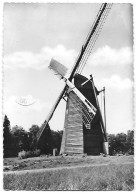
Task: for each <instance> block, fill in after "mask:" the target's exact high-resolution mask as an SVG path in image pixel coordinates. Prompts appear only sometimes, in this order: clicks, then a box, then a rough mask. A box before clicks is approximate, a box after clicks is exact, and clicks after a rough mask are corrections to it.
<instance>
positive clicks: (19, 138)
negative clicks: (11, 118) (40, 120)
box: [11, 125, 30, 156]
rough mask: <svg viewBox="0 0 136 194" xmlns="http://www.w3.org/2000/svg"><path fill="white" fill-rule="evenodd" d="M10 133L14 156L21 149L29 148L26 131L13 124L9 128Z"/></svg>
mask: <svg viewBox="0 0 136 194" xmlns="http://www.w3.org/2000/svg"><path fill="white" fill-rule="evenodd" d="M11 134H12V147H13V154H14V156H17V155H18V152H20V151H22V150H25V151H26V150H29V149H30V145H29V136H28V132H27V131H25V130H24V129H23V127H21V126H18V125H16V126H14V127H13V128H12V130H11Z"/></svg>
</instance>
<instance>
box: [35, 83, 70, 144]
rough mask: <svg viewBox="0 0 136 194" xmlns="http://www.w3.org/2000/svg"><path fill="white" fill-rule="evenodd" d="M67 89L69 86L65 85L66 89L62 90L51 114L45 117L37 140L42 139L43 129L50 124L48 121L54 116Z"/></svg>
mask: <svg viewBox="0 0 136 194" xmlns="http://www.w3.org/2000/svg"><path fill="white" fill-rule="evenodd" d="M66 89H67V86H65V87H64V89H63V90H62V92H61V93H60V95H59V96H58V98H57V100H56V102H55V103H54V105H53V107H52V109H51V111H50V112H49V114H48V115H47V117H46V119H45V121H44V125H43V126H42V128H41V129H40V130H39V131H38V133H37V136H36V137H37V138H36V139H37V142H38V141H39V139H40V137H41V135H42V133H43V131H44V130H45V129H46V126H47V125H48V122H49V121H50V119H51V118H52V116H53V113H54V111H55V110H56V108H57V106H58V104H59V102H60V100H61V99H62V97H63V95H64V93H65V91H66Z"/></svg>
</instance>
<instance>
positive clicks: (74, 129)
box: [37, 3, 112, 154]
mask: <svg viewBox="0 0 136 194" xmlns="http://www.w3.org/2000/svg"><path fill="white" fill-rule="evenodd" d="M111 6H112V4H110V3H103V4H102V5H101V7H100V10H99V12H98V14H97V16H96V19H95V21H94V23H93V25H92V27H91V29H90V32H89V34H88V36H87V38H86V41H85V44H84V45H83V46H82V49H81V52H80V53H79V55H78V57H77V60H76V62H75V64H74V66H73V69H72V71H71V73H70V76H69V77H68V76H67V68H66V67H65V66H64V65H62V64H61V63H59V62H58V61H56V60H54V59H52V60H51V62H50V65H49V68H50V69H52V70H53V71H55V73H57V75H59V76H60V78H61V79H62V80H63V81H64V82H65V83H66V85H65V87H64V89H63V90H62V92H61V93H60V95H59V97H58V99H57V100H56V102H55V104H54V106H53V107H52V109H51V111H50V112H49V114H48V116H47V118H46V120H45V122H44V124H43V125H42V128H41V129H40V130H39V132H38V133H37V145H38V143H39V142H40V139H41V138H42V134H43V133H45V131H46V127H47V128H48V126H49V125H48V123H49V121H50V119H51V118H52V116H53V113H54V112H55V110H56V108H57V106H58V104H59V102H60V100H61V99H64V100H65V101H66V112H65V121H64V130H63V137H62V143H61V150H60V154H83V153H87V154H100V153H105V154H108V141H107V134H106V128H105V125H104V122H103V118H102V114H101V110H100V107H99V102H98V98H97V95H98V94H99V93H100V91H98V90H97V88H96V87H95V85H94V81H93V76H92V75H90V79H87V78H86V77H85V76H83V75H81V72H82V70H83V68H84V66H85V64H86V62H87V59H88V57H89V55H90V53H91V51H92V49H93V46H94V44H95V42H96V40H97V38H98V36H99V34H100V32H101V29H102V27H103V25H104V23H105V20H106V18H107V16H108V13H109V11H110V9H111ZM102 91H103V90H102Z"/></svg>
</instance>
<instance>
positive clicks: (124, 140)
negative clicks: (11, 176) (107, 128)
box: [3, 115, 134, 158]
mask: <svg viewBox="0 0 136 194" xmlns="http://www.w3.org/2000/svg"><path fill="white" fill-rule="evenodd" d="M41 127H42V126H41ZM39 130H40V127H39V126H38V125H32V126H31V128H30V129H29V130H28V131H26V130H25V129H23V127H21V126H18V125H15V126H13V127H12V128H11V126H10V121H9V119H8V117H7V116H6V115H5V117H4V121H3V154H4V157H5V158H7V157H17V156H18V153H19V152H21V151H33V150H36V149H40V151H41V154H47V155H48V154H51V155H52V154H53V153H52V150H53V149H54V148H56V150H57V154H58V153H59V151H60V146H61V140H62V134H63V131H53V130H51V129H50V128H49V127H48V129H47V130H46V133H45V134H43V137H42V139H41V140H40V144H39V145H38V147H37V144H36V134H37V132H38V131H39ZM108 142H109V154H110V155H116V154H117V153H118V154H125V153H128V154H134V130H128V131H127V134H125V133H119V134H117V135H114V134H108Z"/></svg>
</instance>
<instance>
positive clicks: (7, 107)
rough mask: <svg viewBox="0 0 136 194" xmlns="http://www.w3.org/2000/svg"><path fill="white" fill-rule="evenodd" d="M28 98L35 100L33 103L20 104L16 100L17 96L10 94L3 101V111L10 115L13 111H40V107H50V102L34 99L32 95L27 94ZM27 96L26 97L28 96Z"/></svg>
mask: <svg viewBox="0 0 136 194" xmlns="http://www.w3.org/2000/svg"><path fill="white" fill-rule="evenodd" d="M28 96H29V98H31V99H33V100H35V103H34V104H32V105H30V106H21V105H19V104H18V103H17V102H16V101H17V99H18V97H17V96H11V97H10V98H9V99H7V100H5V101H4V113H5V114H10V115H12V114H13V113H14V114H15V113H21V114H22V113H23V114H26V113H29V112H30V111H41V110H42V109H44V108H46V109H48V110H49V109H50V107H51V103H44V102H42V101H41V100H39V99H34V97H33V96H32V95H28ZM28 96H27V98H28Z"/></svg>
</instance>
